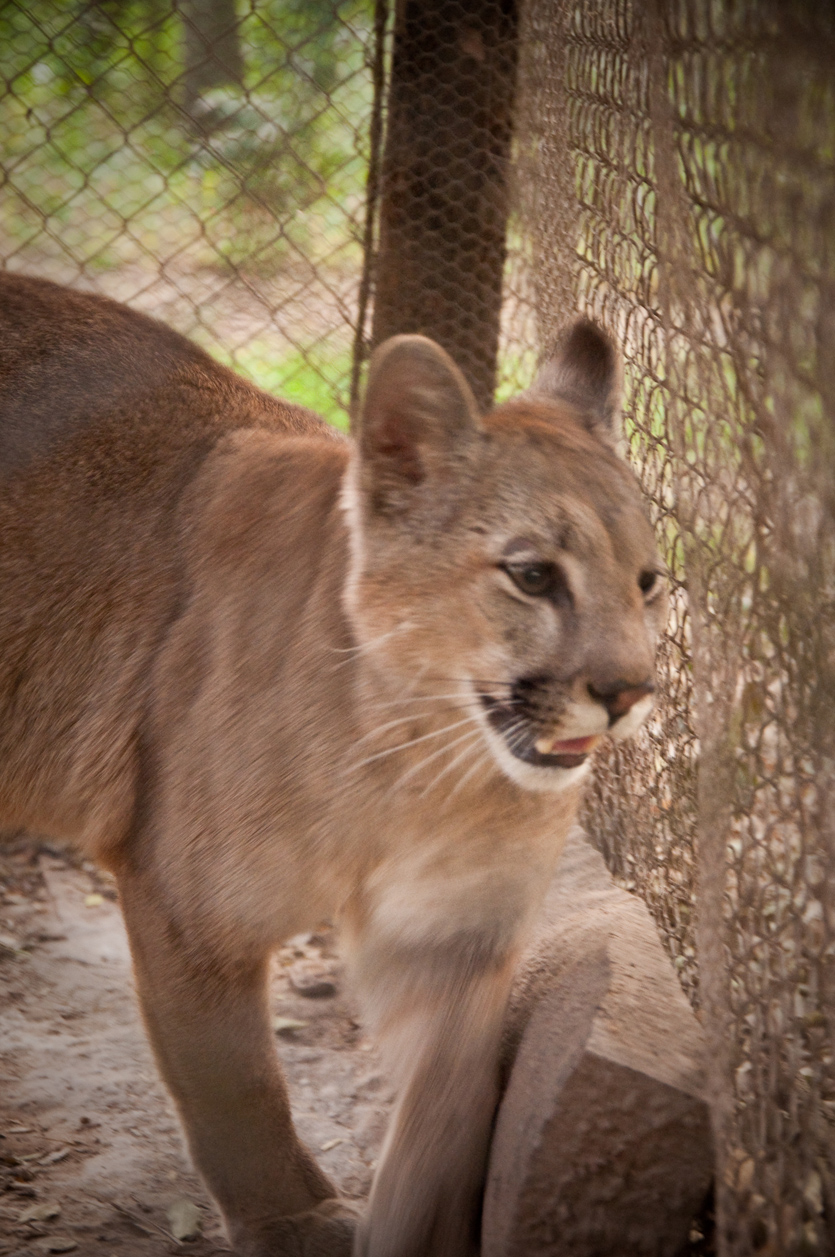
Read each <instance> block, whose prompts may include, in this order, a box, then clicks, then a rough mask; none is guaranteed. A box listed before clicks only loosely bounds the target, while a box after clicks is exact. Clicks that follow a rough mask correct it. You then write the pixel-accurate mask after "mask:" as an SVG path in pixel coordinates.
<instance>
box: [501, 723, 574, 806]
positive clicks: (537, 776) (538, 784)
mask: <svg viewBox="0 0 835 1257" xmlns="http://www.w3.org/2000/svg"><path fill="white" fill-rule="evenodd" d="M483 724H484V732H485V735H486V737H487V742H488V745H489V747H490V750H491V751H492V752H493V758H494V759H495V761H496V763H497V764H498V765H499V768H501V770H502V772H503V773H504V774H505V776H506V777H509V778H510V780H511V781H513V782H515V783H516V785H517V786H521V787H522V789H523V790H536V791H539V792H540V793H541V794H559V793H560V791H562V790H568V789H569V787H571V786H576V785H578V784H579V783H580V782H581V781H582V780H583V778H584V777H585V776H586V774H587V773H588V771H589V767H590V761H589V760H586V761H585V763H583V764H578V766H577V767H576V768H545V767H543V768H537V767H535V766H534V765H533V764H526V763H525V761H524V760H522V759H517V758H516V756H515V755H513V754H512V753H511V752H510V751H509V750H508V748H507V745H506V743H505V740H504V738H503V737H502V736H501V734H498V733H496V731H495V730H494V729H491V728H490V725H489V724H488V723H487V721H486V720H485V721H484V722H483Z"/></svg>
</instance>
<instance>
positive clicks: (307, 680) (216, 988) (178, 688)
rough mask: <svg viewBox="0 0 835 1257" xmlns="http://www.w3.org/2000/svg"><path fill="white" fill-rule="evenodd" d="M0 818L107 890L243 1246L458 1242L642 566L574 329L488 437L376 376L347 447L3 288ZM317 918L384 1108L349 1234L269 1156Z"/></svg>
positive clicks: (421, 394)
mask: <svg viewBox="0 0 835 1257" xmlns="http://www.w3.org/2000/svg"><path fill="white" fill-rule="evenodd" d="M0 323H1V324H2V333H1V334H0V364H2V406H0V826H2V827H5V828H12V827H28V828H29V829H30V830H32V831H37V832H40V833H44V834H52V835H56V836H59V837H62V838H66V839H71V840H72V841H73V842H75V843H76V844H78V846H79V847H80V848H81V849H82V850H83V851H84V852H86V853H87V854H88V855H89V857H91V858H92V859H94V860H97V861H99V862H100V864H101V865H102V866H104V867H105V868H107V869H109V870H111V871H112V873H113V874H114V875H115V877H116V879H117V881H118V888H119V898H120V902H121V905H122V908H123V911H124V917H125V921H126V924H127V930H128V934H129V937H130V945H131V949H132V956H133V964H134V969H135V974H136V984H137V988H138V992H139V997H140V1000H141V1004H142V1009H143V1014H144V1018H145V1023H146V1025H147V1030H148V1034H149V1036H150V1039H151V1042H152V1044H153V1048H154V1051H155V1054H156V1059H157V1061H158V1064H159V1068H160V1070H161V1072H162V1075H163V1077H164V1079H165V1082H166V1084H167V1086H168V1088H169V1089H170V1092H171V1094H172V1096H173V1097H174V1100H175V1102H176V1105H177V1107H178V1110H179V1113H180V1115H181V1118H182V1122H183V1125H184V1128H185V1132H186V1135H187V1139H188V1144H189V1147H190V1150H191V1153H192V1156H193V1159H194V1162H195V1164H196V1165H197V1167H198V1168H199V1170H200V1172H201V1173H202V1175H203V1176H204V1178H205V1181H206V1183H207V1184H208V1186H209V1189H210V1190H211V1192H212V1193H213V1195H214V1198H215V1199H216V1201H217V1203H218V1205H219V1207H220V1209H221V1210H222V1213H223V1217H224V1219H225V1224H226V1226H227V1229H228V1233H229V1236H230V1240H231V1242H232V1244H233V1245H234V1248H235V1251H236V1252H237V1253H239V1254H241V1255H242V1257H279V1255H283V1254H308V1255H312V1254H320V1253H321V1254H325V1253H328V1254H330V1253H349V1252H351V1251H353V1252H354V1253H355V1254H360V1255H362V1257H461V1255H463V1254H467V1253H470V1252H472V1251H474V1247H475V1245H476V1244H477V1235H478V1212H479V1201H480V1191H481V1185H482V1179H483V1174H484V1167H485V1161H486V1154H487V1145H488V1141H489V1135H490V1127H491V1121H492V1118H493V1114H494V1108H495V1105H496V1101H497V1057H498V1042H499V1036H500V1030H501V1024H502V1016H503V1010H504V1007H505V1002H506V997H507V993H508V989H509V984H510V981H511V976H512V974H513V970H514V964H515V961H516V958H517V956H518V954H519V951H520V948H521V946H522V944H523V942H524V940H525V936H526V930H527V927H528V925H529V923H530V922H531V920H532V918H533V917H534V916H535V914H536V913H537V910H538V907H539V905H540V901H541V899H542V898H543V896H544V892H545V890H546V887H547V886H548V883H549V880H550V878H551V876H552V873H553V871H554V867H555V864H556V862H557V860H558V857H559V854H560V849H561V846H562V844H563V840H564V838H565V835H566V832H567V830H568V829H569V827H570V826H571V825H572V823H573V822H574V819H575V816H576V812H577V807H578V802H579V800H580V795H581V790H582V786H583V782H584V779H585V778H586V776H587V774H588V772H589V766H590V762H591V758H590V757H591V755H592V752H593V750H594V747H595V746H596V744H597V743H598V742H599V741H600V740H601V739H603V738H607V737H609V738H622V737H625V736H626V735H628V734H630V733H632V732H633V731H634V730H635V729H636V728H637V727H638V725H639V724H640V723H641V721H642V719H644V718H645V716H646V714H647V712H648V710H649V709H650V707H651V704H652V701H653V700H652V691H653V655H654V646H655V641H656V637H657V635H658V632H659V629H660V626H661V624H662V621H663V618H664V614H665V610H664V608H665V601H666V594H665V589H664V585H665V582H664V577H663V574H662V570H661V566H660V563H659V559H658V556H657V552H656V547H655V544H654V541H653V535H652V531H651V528H650V526H649V524H648V522H647V519H646V517H645V513H644V509H643V507H642V503H641V496H640V492H639V489H638V486H637V483H636V481H635V478H634V476H633V474H632V473H631V471H630V470H629V469H628V468H627V466H626V464H625V463H624V462H623V461H621V459H620V458H619V457H618V455H617V453H616V451H615V429H616V423H617V411H618V405H619V403H618V394H619V369H618V355H617V353H616V351H615V349H614V346H613V344H612V343H611V342H610V341H609V339H608V338H607V337H606V335H605V334H604V333H603V332H602V331H601V330H599V329H598V328H597V327H596V326H595V325H593V324H592V323H590V322H588V321H584V320H580V321H578V322H577V323H575V324H574V325H573V326H572V327H571V328H569V329H568V331H567V332H566V333H565V334H564V335H563V337H562V338H561V340H560V341H559V343H558V344H557V346H556V349H555V352H554V356H553V357H552V359H551V360H550V361H549V362H548V363H547V364H546V365H545V367H544V369H543V371H542V373H541V375H540V377H539V379H538V381H537V383H536V384H535V385H534V387H533V388H532V389H531V390H530V391H529V392H528V393H527V394H525V395H523V396H522V397H520V398H518V399H517V400H515V401H513V402H510V403H507V404H505V405H501V406H499V407H498V408H497V409H496V410H494V411H493V412H492V413H490V414H488V415H480V414H479V413H478V411H477V409H476V406H475V404H474V402H473V398H472V394H471V392H470V389H469V387H468V385H467V383H466V381H465V379H464V377H463V376H462V374H461V372H460V371H459V370H458V369H457V368H456V366H455V365H454V363H453V362H452V361H451V359H450V358H449V357H448V356H447V354H446V353H445V352H444V351H443V350H441V349H440V348H439V347H438V346H437V345H436V344H434V343H433V342H432V341H431V340H428V339H425V338H424V337H422V336H398V337H395V338H393V339H392V340H389V341H387V342H386V343H385V344H383V345H381V346H380V347H379V348H378V349H377V350H376V352H375V353H374V355H373V358H372V361H371V364H370V370H369V377H368V383H367V387H366V391H365V400H364V404H363V406H362V409H361V414H360V415H359V418H358V423H357V434H356V438H355V439H354V440H351V439H349V438H347V437H344V436H342V435H341V434H339V433H338V432H337V431H336V430H335V429H333V428H331V427H329V426H328V425H327V424H326V423H325V422H324V421H323V420H321V419H319V418H317V417H316V416H315V415H314V414H312V413H311V412H309V411H307V410H305V409H303V408H301V407H298V406H294V405H290V404H289V403H287V402H282V401H278V400H276V399H274V398H273V397H270V396H268V395H267V394H266V393H263V392H260V391H259V390H258V389H257V388H255V387H254V386H253V385H251V384H249V383H247V382H245V381H244V380H243V379H241V378H239V377H238V376H236V375H235V374H234V373H233V372H231V371H230V370H227V369H226V368H225V367H223V366H220V365H218V364H217V363H216V362H214V361H213V360H212V359H211V358H209V357H208V356H207V355H206V354H205V353H203V351H202V350H200V349H198V348H197V347H196V346H194V345H193V344H191V343H190V342H189V341H187V340H185V339H183V338H182V337H181V336H179V335H178V334H176V333H174V332H172V331H170V330H168V329H167V328H166V327H164V326H163V325H161V324H159V323H157V322H155V321H153V320H152V319H149V318H147V317H145V316H144V315H141V314H139V313H136V312H133V311H131V310H129V309H127V308H125V307H123V306H121V305H118V304H116V303H114V302H111V301H109V300H106V299H103V298H100V297H97V296H91V295H86V294H82V293H80V292H73V291H69V290H66V289H63V288H60V287H58V286H56V285H53V284H51V283H48V282H46V281H42V280H37V279H30V278H22V277H19V276H12V275H6V276H5V277H4V278H3V279H2V281H0ZM329 917H330V918H334V919H337V920H338V921H339V922H340V925H341V937H342V939H343V940H344V947H345V953H346V957H347V963H348V965H349V970H350V972H351V973H352V975H353V976H352V980H353V982H354V984H355V987H356V990H357V992H358V995H359V997H360V999H361V1001H362V1005H363V1007H364V1010H365V1013H364V1015H365V1016H367V1018H368V1021H369V1024H370V1025H371V1026H372V1028H373V1030H374V1032H375V1033H376V1035H377V1036H378V1039H379V1041H380V1043H381V1044H382V1046H383V1049H384V1052H385V1054H386V1059H387V1061H388V1066H389V1068H390V1070H391V1073H392V1076H393V1078H394V1079H395V1080H396V1083H397V1086H398V1100H397V1104H396V1107H395V1111H394V1115H393V1118H392V1121H391V1124H390V1128H389V1131H388V1134H387V1137H386V1141H385V1145H384V1149H383V1152H382V1154H381V1157H380V1161H379V1166H378V1169H377V1171H376V1175H375V1179H374V1183H373V1187H372V1191H371V1197H370V1201H369V1203H368V1206H367V1209H366V1210H365V1212H364V1213H363V1215H362V1216H361V1217H360V1216H359V1215H358V1213H357V1212H356V1211H355V1210H354V1209H353V1208H352V1207H351V1206H350V1205H349V1204H347V1203H343V1202H340V1201H339V1200H338V1199H337V1198H336V1193H335V1189H334V1188H333V1186H332V1184H331V1183H330V1182H329V1180H328V1179H327V1177H326V1176H325V1174H324V1173H323V1172H322V1170H321V1169H320V1168H319V1167H318V1166H317V1164H316V1162H315V1161H314V1159H313V1158H312V1157H311V1155H310V1153H309V1152H308V1151H307V1149H306V1148H305V1147H304V1146H303V1144H302V1143H301V1142H300V1140H299V1139H298V1137H297V1136H296V1134H295V1132H294V1129H293V1125H292V1120H291V1116H290V1110H289V1105H288V1099H287V1092H286V1089H285V1085H284V1082H283V1080H282V1075H281V1072H280V1068H279V1064H278V1061H277V1057H276V1053H275V1049H274V1040H273V1035H272V1032H271V1027H270V1022H269V1018H268V1008H267V994H266V987H267V982H266V979H267V968H268V962H269V957H270V955H271V952H272V951H273V950H274V949H275V948H276V947H277V946H278V945H279V944H281V942H282V941H283V940H284V939H286V938H287V937H288V936H290V935H294V934H296V933H298V932H300V931H303V930H305V929H310V928H312V927H315V926H316V924H317V923H318V922H320V921H321V920H323V919H325V918H329Z"/></svg>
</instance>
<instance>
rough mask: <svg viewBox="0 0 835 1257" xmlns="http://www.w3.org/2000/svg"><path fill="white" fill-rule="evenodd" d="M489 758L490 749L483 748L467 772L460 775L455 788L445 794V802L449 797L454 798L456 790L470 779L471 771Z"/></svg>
mask: <svg viewBox="0 0 835 1257" xmlns="http://www.w3.org/2000/svg"><path fill="white" fill-rule="evenodd" d="M489 759H490V751H489V750H486V749H485V750H484V751H483V752H482V754H481V755H479V757H478V759H477V760H476V761H475V763H474V764H473V765H472V767H471V768H470V769H469V770H468V771H467V772H465V773H464V775H463V777H461V779H460V780H459V782H458V784H457V785H456V786H455V788H454V789H453V790H451V791H450V792H449V794H448V795H447V803H448V802H449V801H450V799H452V798H454V797H455V795H456V794H457V793H458V791H459V790H460V789H461V787H462V786H463V785H464V784H465V783H466V782H468V781H469V780H470V778H471V777H472V775H473V773H474V772H476V771H477V769H479V768H480V767H481V766H482V764H484V763H486V762H488V761H489Z"/></svg>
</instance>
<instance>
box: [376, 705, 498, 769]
mask: <svg viewBox="0 0 835 1257" xmlns="http://www.w3.org/2000/svg"><path fill="white" fill-rule="evenodd" d="M474 719H475V717H474V716H466V717H465V718H464V719H463V720H456V721H455V722H454V723H453V724H451V725H445V726H444V728H443V729H434V730H433V731H432V732H431V733H424V734H421V736H420V737H419V738H412V739H411V741H409V742H401V743H400V745H399V746H389V747H387V748H386V750H384V751H377V753H376V755H369V756H368V757H367V759H363V760H360V762H359V763H358V764H353V765H352V769H353V770H357V769H359V768H364V767H365V765H366V764H373V763H374V761H375V760H377V759H384V758H385V756H387V755H394V754H395V753H396V752H397V751H405V750H407V749H408V747H410V746H417V745H418V743H420V742H427V741H428V740H429V738H439V737H441V736H442V735H443V734H444V733H451V732H452V730H453V729H460V728H461V726H462V725H466V724H470V723H471V722H472V721H473V720H474Z"/></svg>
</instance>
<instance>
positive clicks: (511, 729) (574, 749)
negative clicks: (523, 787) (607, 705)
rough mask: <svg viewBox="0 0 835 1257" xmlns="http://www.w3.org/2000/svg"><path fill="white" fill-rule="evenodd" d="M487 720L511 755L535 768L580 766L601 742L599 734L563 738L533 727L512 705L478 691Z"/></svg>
mask: <svg viewBox="0 0 835 1257" xmlns="http://www.w3.org/2000/svg"><path fill="white" fill-rule="evenodd" d="M479 698H480V699H481V703H482V706H483V707H484V710H485V711H486V713H487V719H488V720H489V721H490V724H491V725H492V727H493V728H494V729H495V730H496V732H497V733H499V734H501V736H502V738H503V739H504V743H505V745H506V746H507V749H508V750H509V751H510V753H511V755H515V756H516V758H517V759H521V760H522V761H523V763H525V764H532V765H533V766H534V767H535V768H579V767H580V765H581V764H584V763H585V761H586V759H587V757H588V756H589V754H590V753H591V752H592V751H593V750H594V748H595V747H596V746H597V744H598V742H599V741H600V736H599V735H593V736H591V737H588V738H566V739H563V740H560V739H559V738H556V737H554V736H553V735H546V734H543V733H542V732H541V731H539V730H537V729H535V728H532V727H531V726H530V725H529V724H528V723H527V721H525V720H524V719H523V718H521V717H520V716H519V713H518V711H515V710H514V709H513V708H512V707H505V706H504V705H503V704H502V703H500V702H499V701H498V699H496V698H491V697H490V695H489V694H479Z"/></svg>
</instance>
